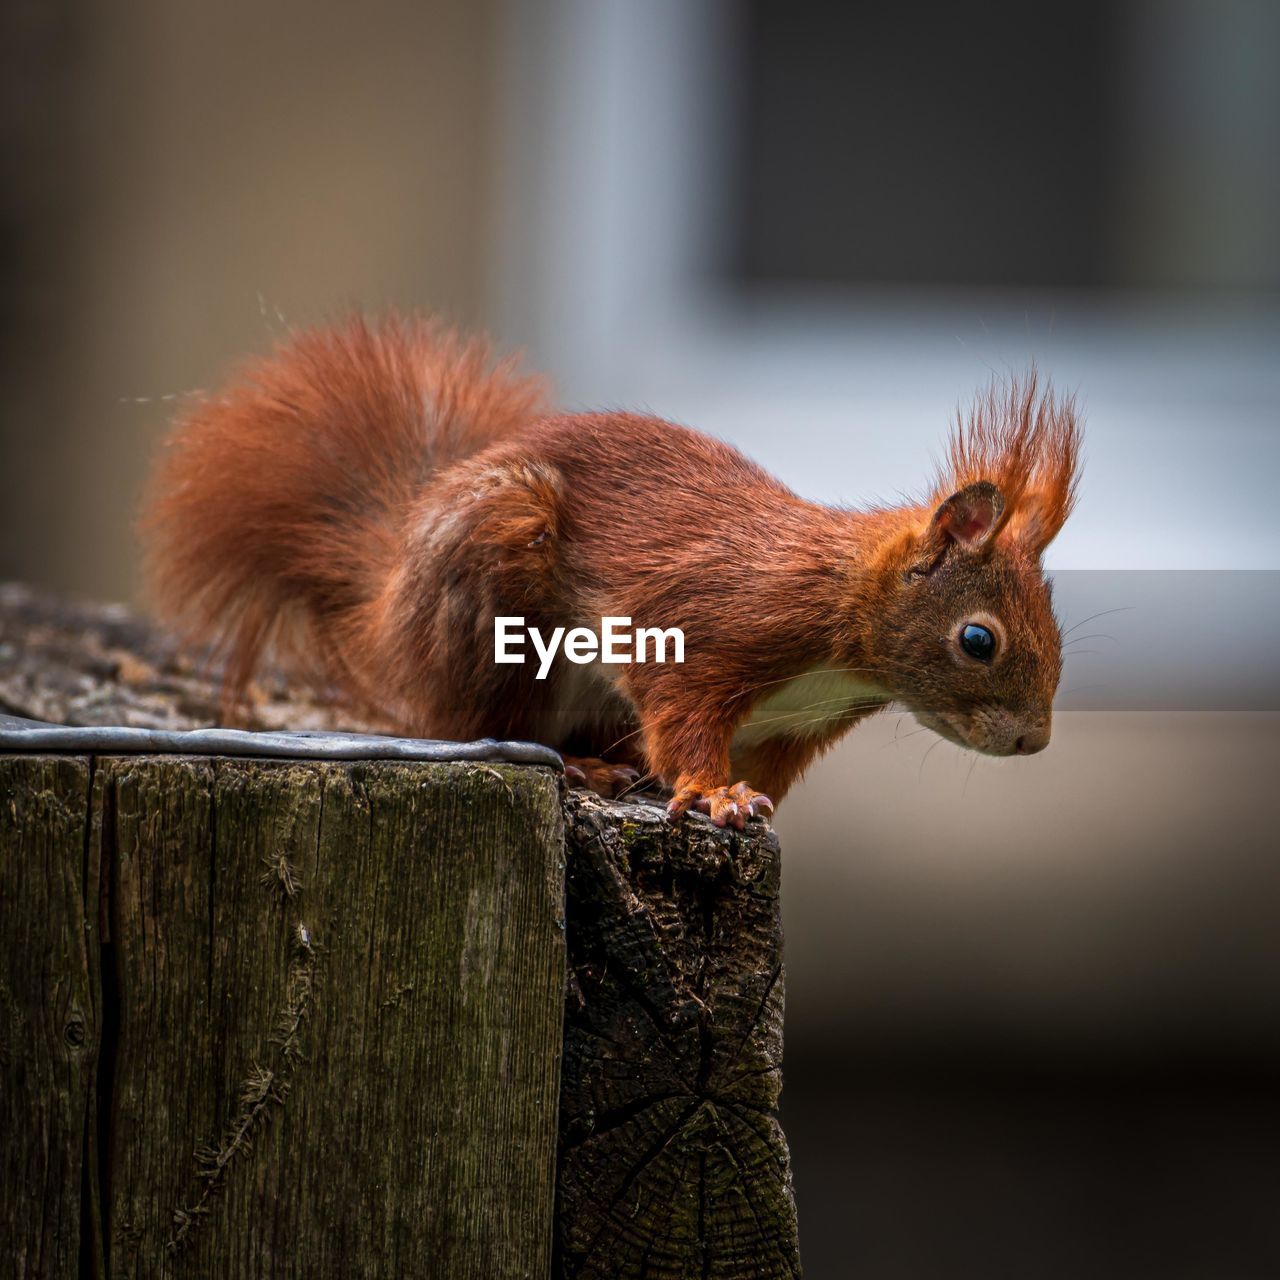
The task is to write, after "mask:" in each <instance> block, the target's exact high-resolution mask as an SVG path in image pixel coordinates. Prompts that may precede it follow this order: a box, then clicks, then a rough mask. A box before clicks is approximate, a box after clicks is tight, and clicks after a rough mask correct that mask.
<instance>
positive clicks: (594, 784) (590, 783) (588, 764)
mask: <svg viewBox="0 0 1280 1280" xmlns="http://www.w3.org/2000/svg"><path fill="white" fill-rule="evenodd" d="M564 777H565V781H566V782H567V783H568V784H569V785H570V786H571V787H578V788H581V789H584V790H586V791H594V792H595V793H596V795H598V796H603V797H604V798H605V799H606V800H613V799H616V798H617V797H618V796H621V795H625V794H626V793H627V792H628V791H630V790H632V789H633V788H634V787H635V786H636V784H637V783H638V782H639V781H640V774H639V773H638V772H637V771H636V770H635V769H633V768H632V767H631V766H630V765H629V764H610V763H609V762H608V761H607V760H595V759H592V758H589V757H588V758H584V757H581V756H565V757H564Z"/></svg>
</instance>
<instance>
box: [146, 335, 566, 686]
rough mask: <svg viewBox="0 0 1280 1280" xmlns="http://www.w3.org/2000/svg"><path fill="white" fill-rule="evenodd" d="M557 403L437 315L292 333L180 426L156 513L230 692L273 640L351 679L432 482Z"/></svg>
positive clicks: (190, 623) (166, 460)
mask: <svg viewBox="0 0 1280 1280" xmlns="http://www.w3.org/2000/svg"><path fill="white" fill-rule="evenodd" d="M546 412H547V408H546V403H545V388H544V385H543V383H542V381H541V380H540V379H537V378H531V377H527V376H524V375H521V374H520V373H519V372H518V371H517V369H516V362H515V361H512V360H508V361H504V362H501V363H496V364H495V363H494V362H493V360H492V358H491V355H490V350H489V347H488V345H487V344H486V343H485V342H483V341H479V340H472V341H464V340H462V339H461V338H459V337H458V336H457V335H456V334H454V333H453V332H452V331H450V330H449V329H447V328H445V327H443V326H441V325H440V324H438V323H436V322H434V321H431V320H427V319H422V318H417V317H401V316H396V315H391V316H389V317H386V318H384V319H380V320H378V321H377V322H370V321H368V320H365V319H363V318H360V317H354V318H352V319H350V320H348V321H346V322H345V323H343V324H341V325H338V326H335V327H332V328H326V329H316V330H309V331H305V332H301V333H297V334H293V335H290V336H289V337H288V338H287V339H285V340H283V341H282V342H281V343H280V345H279V347H278V348H277V350H276V351H275V352H274V353H273V354H272V355H270V356H268V357H265V358H263V359H260V360H257V361H255V362H253V363H252V364H250V365H249V366H248V367H247V368H246V369H244V370H243V371H242V374H241V376H240V377H239V378H237V379H236V380H235V382H234V383H233V384H232V385H231V386H230V387H229V389H228V390H227V391H226V392H225V393H224V394H221V395H216V396H210V397H208V398H206V399H204V400H202V401H201V402H199V403H198V404H197V405H196V406H195V407H194V408H192V409H191V410H190V411H189V412H188V413H187V414H186V415H185V416H184V417H182V418H181V419H179V421H178V422H177V423H176V425H175V427H174V430H173V432H172V434H171V436H170V438H169V440H168V442H167V445H166V447H165V450H164V452H163V454H162V456H161V458H160V460H159V462H158V464H157V466H156V469H155V472H154V474H153V477H152V484H151V490H150V495H149V499H148V501H147V503H146V505H145V513H146V514H145V515H144V518H143V522H142V532H143V535H144V538H145V540H146V542H147V546H148V553H149V556H148V558H149V571H150V575H149V576H150V582H151V586H152V589H153V591H154V593H155V596H156V599H157V603H158V605H159V606H160V608H161V610H162V612H164V613H165V614H166V615H167V616H169V617H170V618H173V619H175V620H176V621H179V622H180V623H182V624H183V625H185V626H186V628H187V629H188V630H189V633H190V634H191V635H193V636H198V637H201V638H209V637H214V638H215V643H216V645H217V647H218V649H219V650H220V651H221V652H222V653H224V654H225V656H226V659H227V688H228V692H229V694H230V695H231V696H232V697H235V696H238V694H239V693H240V692H241V691H242V690H243V687H244V685H245V684H246V683H247V681H248V679H249V677H250V676H251V674H252V672H253V668H254V666H255V665H256V663H257V660H258V658H259V656H260V655H261V653H262V650H263V649H264V647H265V646H266V645H267V644H268V643H270V642H277V643H281V644H284V645H285V646H287V647H288V648H289V649H290V650H291V651H292V653H293V655H294V657H295V659H297V658H302V659H305V660H306V661H307V663H308V664H309V665H310V666H311V667H312V668H313V670H314V671H315V672H316V674H317V675H320V676H322V677H325V678H330V679H338V680H339V681H340V682H341V683H344V684H346V685H348V686H350V685H351V684H352V683H353V673H352V672H351V671H350V662H349V660H348V659H349V655H350V654H351V653H353V652H359V651H360V650H359V646H360V645H361V644H362V636H361V634H360V631H361V625H362V616H363V613H364V612H365V611H366V610H367V609H368V608H369V607H370V606H371V603H372V601H373V600H374V599H375V598H376V596H377V595H378V593H379V592H380V591H381V590H382V589H383V587H384V585H385V583H386V581H387V578H388V575H389V574H391V573H393V572H394V571H395V568H396V565H397V563H398V561H399V553H400V548H401V546H402V538H403V525H404V520H405V516H406V514H407V512H408V509H409V507H410V506H411V504H412V502H413V500H414V499H415V498H416V497H417V496H418V495H419V494H420V493H421V492H422V489H423V486H424V485H425V484H426V483H427V482H428V481H429V480H430V478H431V477H432V476H433V475H434V474H435V473H436V472H438V471H440V470H441V469H443V468H445V467H447V466H449V465H450V464H451V463H453V462H456V461H458V460H459V459H461V458H465V457H467V456H469V455H470V454H473V453H476V452H478V451H479V450H481V449H483V448H485V447H486V446H488V445H490V444H492V443H494V442H495V441H497V440H500V439H501V438H503V437H504V436H507V435H509V434H510V433H512V432H514V431H516V430H518V429H519V428H520V427H521V426H523V425H526V424H528V423H529V422H531V421H533V420H535V419H536V418H538V417H540V416H542V415H543V414H545V413H546ZM354 682H355V683H359V681H354Z"/></svg>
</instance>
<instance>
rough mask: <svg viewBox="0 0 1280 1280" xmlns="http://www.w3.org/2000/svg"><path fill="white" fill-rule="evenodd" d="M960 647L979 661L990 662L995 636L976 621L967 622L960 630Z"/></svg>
mask: <svg viewBox="0 0 1280 1280" xmlns="http://www.w3.org/2000/svg"><path fill="white" fill-rule="evenodd" d="M960 647H961V648H962V649H963V650H964V651H965V653H967V654H968V655H969V657H971V658H976V659H977V660H978V661H979V662H990V661H991V659H992V658H993V657H994V656H995V652H996V638H995V636H993V635H992V634H991V632H990V631H988V630H987V628H986V627H980V626H979V625H978V624H977V623H976V622H967V623H965V625H964V629H963V630H962V631H961V632H960Z"/></svg>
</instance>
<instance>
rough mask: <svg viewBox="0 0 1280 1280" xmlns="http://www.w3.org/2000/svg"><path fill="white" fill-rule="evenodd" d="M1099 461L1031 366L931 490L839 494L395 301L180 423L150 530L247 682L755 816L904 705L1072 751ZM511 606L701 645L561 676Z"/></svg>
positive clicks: (172, 583) (960, 731)
mask: <svg viewBox="0 0 1280 1280" xmlns="http://www.w3.org/2000/svg"><path fill="white" fill-rule="evenodd" d="M1077 468H1078V431H1077V427H1076V417H1075V410H1074V406H1073V404H1072V402H1071V401H1070V400H1065V401H1056V400H1054V398H1053V397H1052V395H1051V393H1049V392H1048V391H1043V392H1042V391H1041V388H1040V385H1039V382H1038V379H1037V377H1036V375H1035V374H1034V373H1033V374H1032V375H1031V376H1030V377H1029V378H1028V379H1027V380H1026V381H1025V382H1023V383H1021V384H1018V383H1015V384H1012V385H1011V386H1010V387H1008V388H1007V389H1004V390H1002V389H1000V388H998V387H995V386H993V387H992V388H991V389H990V390H989V391H988V392H987V394H986V395H985V396H984V397H981V398H980V399H979V401H978V402H977V405H976V406H975V409H974V411H973V413H972V414H971V415H970V417H969V418H968V420H967V421H965V422H964V423H962V424H959V425H958V427H957V432H956V435H955V437H954V439H953V441H952V445H951V450H950V456H949V462H948V465H947V467H946V469H945V470H944V473H943V475H942V476H940V477H939V481H938V484H937V486H936V488H935V492H934V493H933V495H932V496H931V498H930V499H929V501H928V502H925V503H918V504H906V505H903V506H901V507H896V508H892V509H887V510H877V511H867V512H857V511H844V510H838V509H833V508H828V507H824V506H820V505H817V504H814V503H810V502H806V501H804V500H802V499H800V498H799V497H797V496H796V495H795V494H794V493H792V492H791V491H790V490H789V489H787V488H786V487H785V486H784V485H782V484H781V483H780V482H779V481H777V480H775V479H774V478H773V477H772V476H770V475H768V474H767V473H766V472H764V471H763V470H761V468H759V467H758V466H756V464H754V463H753V462H751V461H749V460H748V459H747V458H745V457H743V456H742V455H741V454H740V453H739V452H738V451H737V450H735V449H733V448H731V447H730V446H729V445H727V444H724V443H723V442H721V441H717V440H714V439H711V438H710V437H707V436H704V435H702V434H700V433H698V432H695V431H691V430H689V429H687V428H684V427H679V426H675V425H674V424H671V423H668V422H663V421H661V420H659V419H656V418H652V417H647V416H642V415H635V414H626V413H600V414H568V415H566V414H551V413H548V410H547V407H546V404H545V393H544V390H543V387H542V384H541V383H540V382H539V381H538V380H536V379H531V378H528V377H524V376H521V375H519V374H518V373H517V372H516V370H515V367H514V365H513V364H512V363H511V362H505V363H501V364H497V365H495V364H494V363H493V362H492V360H491V358H490V356H489V352H488V348H487V347H486V346H485V345H484V344H483V343H479V342H465V341H462V340H461V339H459V338H457V337H456V336H454V335H453V334H451V333H449V332H448V331H446V330H443V329H441V328H440V327H439V326H438V325H436V324H433V323H432V322H430V321H426V320H418V319H404V318H399V317H395V316H392V317H389V318H387V319H385V320H383V321H381V322H379V323H370V322H366V321H364V320H361V319H353V320H351V321H349V322H347V323H346V324H344V325H341V326H339V327H336V328H334V329H330V330H321V331H314V332H309V333H303V334H300V335H297V336H295V337H293V338H291V339H290V340H288V341H287V342H285V343H284V344H283V345H282V346H281V347H280V348H279V349H278V350H277V351H276V352H275V353H274V354H273V355H272V356H271V357H269V358H268V359H266V360H261V361H258V362H257V363H255V364H253V365H250V366H249V368H248V369H247V370H246V371H245V372H244V373H243V374H242V376H241V377H240V379H239V380H238V381H237V382H236V383H234V384H233V386H232V387H231V389H230V390H229V391H228V392H227V393H226V394H225V395H224V396H222V397H219V398H214V399H210V400H208V401H206V402H205V403H203V404H201V405H200V406H198V407H197V408H196V409H195V410H194V411H193V412H192V413H190V414H189V415H188V416H187V417H186V418H184V419H183V420H181V421H180V422H179V423H178V424H177V425H176V428H175V431H174V434H173V438H172V439H171V441H170V443H169V445H168V447H167V449H166V450H165V452H164V455H163V456H162V458H161V460H160V462H159V464H158V466H157V469H156V473H155V477H154V480H153V484H152V489H151V495H150V497H149V500H148V505H147V508H146V512H145V515H144V520H143V526H144V531H145V534H146V537H147V540H148V544H149V547H150V564H151V570H152V580H153V582H154V584H155V587H156V591H157V595H158V598H159V601H160V604H161V607H162V609H163V610H164V611H165V612H166V613H168V614H169V615H170V616H172V617H175V618H177V619H179V620H181V621H183V622H184V623H185V624H186V626H187V628H188V632H189V634H190V635H191V636H192V637H193V638H195V639H200V640H203V641H212V642H214V643H216V644H217V645H219V646H220V647H221V649H222V650H223V651H224V652H225V654H226V655H227V658H228V675H227V679H228V689H229V691H230V693H231V695H232V696H238V695H239V694H240V693H241V691H242V690H243V688H244V686H245V683H246V682H247V681H248V679H249V677H250V675H251V673H252V671H253V669H254V667H255V665H256V663H257V662H258V661H259V659H260V657H261V655H262V653H263V650H264V649H265V648H266V647H267V646H268V645H269V644H274V645H275V647H276V648H277V649H278V650H279V651H280V653H281V655H282V657H283V659H284V660H285V661H286V662H290V663H292V664H293V665H294V666H295V668H296V669H297V670H298V672H299V674H300V675H303V676H306V677H309V678H312V679H318V680H323V681H326V682H328V683H330V684H332V685H335V686H336V687H337V688H338V689H339V690H341V691H342V692H343V693H345V695H346V696H347V697H348V698H349V699H350V700H351V701H352V703H353V704H355V705H357V706H358V707H359V708H360V709H361V710H362V711H363V712H364V713H365V714H366V715H368V714H373V715H375V716H376V717H377V718H379V719H380V720H381V721H382V722H383V723H384V724H385V725H386V726H387V727H389V728H393V729H396V730H399V731H403V732H408V733H413V734H422V735H432V736H439V737H450V738H470V737H476V736H480V735H494V736H515V737H527V738H533V739H538V740H541V741H546V742H549V743H550V744H551V745H553V746H556V747H557V748H560V749H561V750H563V751H572V752H573V753H574V754H576V755H579V756H586V757H599V756H610V755H611V753H612V758H614V759H619V758H625V759H627V760H630V761H632V762H634V763H635V764H636V765H637V766H638V767H639V768H641V769H642V770H643V771H645V772H646V773H648V774H651V775H654V776H656V777H657V778H659V779H661V780H662V781H663V782H665V783H666V784H667V785H668V786H670V787H672V788H673V789H674V790H675V792H676V800H675V801H674V802H673V803H674V807H675V809H676V811H683V809H684V808H687V807H690V806H694V805H698V806H701V807H703V808H704V809H706V810H707V811H709V812H710V813H711V814H712V816H713V818H714V819H715V820H716V821H718V822H734V823H735V824H741V822H742V821H745V818H746V817H747V816H748V815H749V814H752V813H756V812H767V809H768V807H769V806H768V802H767V801H766V800H765V799H764V798H763V797H761V796H760V794H759V793H760V792H769V793H770V794H771V795H772V796H773V798H774V799H780V798H781V795H782V794H783V793H784V792H785V791H786V790H788V789H789V788H790V787H791V786H792V785H793V783H794V782H795V781H796V780H797V779H798V778H799V777H800V776H801V774H802V773H803V771H804V768H805V767H806V766H807V764H808V763H809V762H810V761H811V760H812V759H813V758H815V757H816V756H817V755H818V754H820V753H821V752H822V751H823V750H825V749H827V748H828V747H829V746H830V745H831V744H832V743H834V742H835V741H836V740H838V739H839V738H840V737H841V736H843V734H844V733H845V732H847V731H848V729H849V728H851V727H852V725H853V724H854V723H856V722H857V721H858V720H860V719H861V718H863V717H864V716H865V715H867V714H871V713H872V712H873V711H874V710H876V709H877V708H878V707H879V706H882V705H884V704H885V703H886V702H887V701H888V700H889V699H894V700H897V701H900V702H903V703H905V704H906V705H907V706H908V707H910V708H911V709H912V710H913V711H915V712H916V714H917V715H918V716H920V718H921V719H923V720H924V721H925V722H926V723H929V724H930V725H931V726H932V727H934V728H936V729H938V731H939V732H941V733H943V734H945V735H946V736H949V737H954V738H955V739H956V740H957V741H964V742H965V743H966V744H967V745H970V746H973V747H976V748H978V749H981V750H991V751H999V752H1006V751H1009V750H1013V749H1015V748H1016V749H1019V750H1022V749H1024V748H1025V749H1037V746H1038V745H1042V739H1043V740H1047V734H1048V720H1049V714H1050V704H1051V702H1052V696H1053V691H1054V689H1055V688H1056V685H1057V679H1058V673H1059V671H1060V666H1061V662H1060V641H1059V636H1058V629H1057V623H1056V621H1055V619H1054V617H1053V612H1052V607H1051V603H1050V600H1049V593H1048V588H1047V585H1046V584H1045V583H1044V581H1043V578H1042V576H1041V574H1040V571H1039V556H1040V553H1041V552H1042V551H1043V548H1044V546H1045V544H1046V543H1047V542H1048V541H1049V539H1050V538H1051V537H1052V536H1053V535H1054V534H1055V533H1056V532H1057V531H1058V529H1059V528H1060V527H1061V524H1062V521H1063V520H1064V519H1065V518H1066V516H1067V514H1068V512H1069V510H1070V508H1071V504H1072V501H1073V498H1074V493H1075V485H1076V474H1077ZM497 614H518V615H523V616H524V617H525V619H526V622H527V623H528V624H529V625H531V626H538V627H540V628H541V629H542V630H543V631H544V633H546V632H547V631H549V630H550V629H551V628H552V627H555V626H565V627H574V626H588V627H591V628H593V629H595V628H597V627H598V625H599V621H600V618H601V617H602V616H604V615H606V614H609V615H625V616H629V617H631V618H632V619H633V623H634V625H636V626H661V627H664V628H666V627H673V626H677V627H680V628H682V629H683V630H684V633H685V662H684V664H682V665H679V666H677V665H660V664H652V663H651V664H643V665H642V664H636V665H631V666H621V667H611V668H604V667H586V668H584V667H574V666H572V665H571V664H568V663H566V662H563V661H561V662H559V663H557V664H556V667H555V668H554V669H553V672H552V676H551V678H550V679H548V680H546V681H536V680H535V679H534V678H533V677H534V668H533V667H532V666H529V665H525V666H511V665H501V666H500V665H497V664H495V662H494V660H493V658H494V655H493V619H494V616H495V615H497ZM978 614H980V615H981V616H982V617H985V618H989V619H994V621H992V622H991V626H992V627H993V628H994V629H996V630H997V631H999V632H1000V633H1001V634H1002V635H1003V637H1004V639H1003V641H1002V645H1001V648H1000V651H999V654H998V656H997V658H996V660H995V661H993V662H992V663H990V664H989V665H987V666H985V667H981V668H980V667H978V666H975V665H974V664H973V663H972V662H970V661H969V660H968V659H967V658H965V657H964V655H963V654H962V653H960V652H959V650H958V649H957V648H956V645H957V641H956V634H957V627H958V626H960V625H962V624H963V622H964V621H965V620H966V619H967V618H969V617H970V616H976V615H978ZM806 680H808V681H811V682H812V684H811V685H809V686H806V684H805V681H806ZM807 687H811V688H815V689H816V688H821V689H822V690H823V693H824V696H823V698H821V699H818V698H815V699H814V705H813V706H812V707H809V706H807V705H806V704H805V698H806V696H807V695H806V693H805V690H806V688H807ZM779 699H781V701H779ZM778 709H781V711H782V714H781V715H776V714H775V711H776V710H778ZM810 713H812V715H810ZM1027 744H1031V745H1030V746H1027ZM619 745H621V746H622V748H623V752H622V753H621V755H620V754H619V752H618V750H617V748H618V746H619ZM741 772H745V774H746V776H747V777H748V779H749V782H750V785H749V786H743V787H740V788H736V789H732V790H731V789H729V787H728V784H729V783H730V781H731V777H732V775H733V774H734V773H741Z"/></svg>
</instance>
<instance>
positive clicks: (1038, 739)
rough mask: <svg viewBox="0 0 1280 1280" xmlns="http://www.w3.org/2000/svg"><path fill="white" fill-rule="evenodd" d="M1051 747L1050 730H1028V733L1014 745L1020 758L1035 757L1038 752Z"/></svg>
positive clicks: (1021, 736) (1020, 737)
mask: <svg viewBox="0 0 1280 1280" xmlns="http://www.w3.org/2000/svg"><path fill="white" fill-rule="evenodd" d="M1048 745H1049V730H1048V728H1047V727H1046V728H1039V729H1028V730H1027V732H1026V733H1024V734H1022V735H1020V736H1019V738H1018V741H1017V742H1016V743H1014V750H1015V751H1017V753H1018V754H1019V755H1020V756H1033V755H1035V753H1036V752H1037V751H1043V750H1044V749H1045V747H1047V746H1048Z"/></svg>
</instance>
